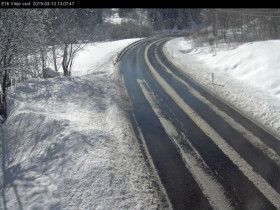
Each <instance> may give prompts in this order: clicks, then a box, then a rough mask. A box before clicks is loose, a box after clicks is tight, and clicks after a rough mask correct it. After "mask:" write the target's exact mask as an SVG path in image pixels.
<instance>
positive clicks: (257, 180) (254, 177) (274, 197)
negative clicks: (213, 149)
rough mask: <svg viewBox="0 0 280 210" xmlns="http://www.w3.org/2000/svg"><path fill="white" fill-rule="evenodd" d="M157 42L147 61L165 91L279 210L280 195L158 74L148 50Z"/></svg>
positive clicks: (146, 56)
mask: <svg viewBox="0 0 280 210" xmlns="http://www.w3.org/2000/svg"><path fill="white" fill-rule="evenodd" d="M154 43H155V42H153V43H151V44H149V45H148V46H147V47H146V49H145V60H146V63H147V65H148V67H149V70H150V72H151V73H152V75H153V76H154V78H155V79H156V80H157V81H158V83H159V84H160V85H161V86H162V88H163V89H164V91H165V92H166V93H167V94H168V95H169V96H170V97H171V98H172V99H173V100H174V102H175V103H176V104H177V105H178V106H179V107H180V108H181V109H182V110H183V111H184V112H185V113H186V114H187V115H188V116H189V117H190V118H191V119H192V120H193V121H194V122H195V124H196V125H197V126H198V127H199V128H200V129H201V130H202V131H203V132H204V133H205V134H206V135H208V136H209V137H210V138H211V139H212V141H213V142H214V143H215V144H216V145H217V146H218V147H219V148H220V149H221V150H222V151H223V153H224V154H225V155H226V156H228V157H229V159H230V160H231V161H232V162H233V163H234V164H235V165H236V166H237V167H238V168H239V170H240V171H241V172H242V173H243V174H244V175H245V176H246V177H247V178H248V179H249V180H250V181H251V182H252V183H253V184H254V185H255V186H256V187H257V188H258V189H259V190H260V192H261V193H262V194H263V195H264V196H265V197H266V198H267V199H268V200H269V201H270V202H271V203H272V204H273V205H274V206H275V207H276V208H277V209H280V203H279V201H280V195H279V193H278V192H277V191H276V190H275V189H274V188H273V187H272V186H271V185H270V184H269V183H267V181H266V180H265V179H264V178H263V177H261V176H260V175H259V174H257V173H255V172H254V171H253V168H252V166H250V165H249V164H248V163H247V162H246V160H244V159H243V158H242V157H241V156H240V155H239V154H238V153H237V152H236V151H235V150H234V149H233V148H232V147H231V146H230V145H229V144H228V143H227V142H226V141H225V140H224V139H223V138H222V137H221V136H220V135H219V134H218V133H217V132H216V131H215V130H214V129H213V128H212V127H211V126H210V125H208V124H207V123H206V122H205V121H204V120H203V119H202V118H201V117H200V116H199V115H198V114H197V113H196V112H195V111H194V110H193V109H192V108H191V107H190V106H189V105H188V104H186V103H185V102H184V100H183V99H182V98H181V97H180V96H179V95H178V94H177V92H175V90H174V89H173V88H172V87H171V86H170V85H169V84H168V83H167V82H166V81H165V80H164V79H163V78H162V77H161V76H160V75H159V74H158V73H157V71H156V70H155V69H154V67H153V66H152V64H151V63H150V61H149V59H148V48H149V47H150V46H151V45H152V44H154Z"/></svg>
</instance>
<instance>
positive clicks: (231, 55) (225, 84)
mask: <svg viewBox="0 0 280 210" xmlns="http://www.w3.org/2000/svg"><path fill="white" fill-rule="evenodd" d="M279 49H280V40H269V41H259V42H251V43H246V44H243V45H240V46H237V47H229V45H223V46H220V47H217V48H211V47H209V46H204V47H201V46H200V47H197V46H196V45H195V43H194V42H193V41H191V40H185V39H184V38H177V39H173V40H171V41H169V42H167V43H166V44H165V46H164V52H165V54H166V55H167V56H168V57H169V60H170V61H171V62H172V63H173V64H175V65H176V66H177V67H179V68H180V69H182V70H183V72H185V73H186V74H188V75H189V76H191V77H192V78H193V79H195V81H197V82H198V83H200V84H202V85H203V86H204V87H207V88H208V89H210V90H211V91H212V92H213V93H215V94H216V95H217V96H219V97H220V98H222V99H223V100H224V101H226V102H227V103H229V104H230V105H232V106H233V107H235V108H237V109H238V110H241V112H243V113H245V114H246V115H247V116H249V117H250V118H251V119H253V120H254V121H256V122H257V123H258V124H260V125H261V126H263V127H265V128H266V129H267V130H269V131H271V132H272V133H274V134H275V135H277V136H278V137H279V136H280V71H279V69H280V59H279V58H280V51H279ZM212 75H213V78H214V80H213V81H212Z"/></svg>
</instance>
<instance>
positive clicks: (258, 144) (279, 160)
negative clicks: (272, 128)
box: [156, 54, 280, 166]
mask: <svg viewBox="0 0 280 210" xmlns="http://www.w3.org/2000/svg"><path fill="white" fill-rule="evenodd" d="M156 59H157V60H158V62H159V63H160V65H161V66H162V67H163V68H164V69H165V70H166V71H167V72H168V73H169V74H171V75H172V76H173V77H174V78H175V79H177V80H178V81H179V82H181V83H182V84H183V85H185V86H186V87H187V88H188V90H189V91H190V92H191V93H192V94H193V95H194V96H195V97H196V98H197V99H199V100H200V101H202V102H203V103H204V104H206V105H208V106H209V107H210V108H211V109H212V110H213V111H214V112H215V113H216V114H217V115H219V116H221V117H222V118H223V119H224V120H225V121H226V122H227V123H229V124H230V125H231V126H232V127H233V128H234V129H235V130H237V131H238V132H239V133H241V134H242V135H243V136H244V137H245V138H246V139H247V140H248V141H249V142H250V143H251V144H252V145H253V146H254V147H255V148H256V149H258V150H260V151H261V152H262V153H264V154H265V155H266V156H267V157H268V158H269V159H271V160H272V161H273V162H275V163H276V164H277V165H278V166H280V157H279V155H278V154H277V153H276V152H275V151H274V150H273V148H270V147H269V146H267V145H266V144H264V142H263V141H261V140H260V139H259V138H258V137H256V136H255V135H254V134H252V133H251V132H250V131H248V130H247V129H245V128H244V127H243V126H242V125H240V124H239V123H238V122H236V121H235V120H234V119H232V118H231V117H230V116H229V115H227V113H225V112H223V111H221V110H220V109H219V108H218V107H216V106H215V105H214V104H212V103H211V102H210V101H208V100H207V99H206V98H205V97H204V96H202V95H201V94H200V93H199V92H198V91H196V90H195V89H194V88H193V87H191V86H190V85H189V84H188V83H186V82H185V81H184V80H182V79H181V78H179V77H178V76H177V75H175V74H174V73H173V72H172V71H171V70H170V69H168V67H167V66H165V65H164V64H163V63H162V62H161V61H160V59H159V58H158V56H157V54H156Z"/></svg>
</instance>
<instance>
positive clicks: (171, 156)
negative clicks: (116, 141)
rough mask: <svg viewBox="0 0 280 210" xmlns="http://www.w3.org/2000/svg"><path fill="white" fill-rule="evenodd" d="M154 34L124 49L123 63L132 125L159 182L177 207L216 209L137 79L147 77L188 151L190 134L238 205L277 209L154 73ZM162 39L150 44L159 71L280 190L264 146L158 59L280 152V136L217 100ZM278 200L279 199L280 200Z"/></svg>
mask: <svg viewBox="0 0 280 210" xmlns="http://www.w3.org/2000/svg"><path fill="white" fill-rule="evenodd" d="M155 40H156V39H152V40H149V39H147V40H145V41H143V42H139V43H138V44H137V45H135V46H134V47H133V48H132V49H131V50H128V51H127V52H126V53H125V54H124V55H122V61H121V65H120V71H121V74H122V75H123V77H124V80H125V85H126V88H127V91H128V95H129V97H130V98H131V101H132V105H133V115H130V116H134V118H135V119H133V120H135V122H136V123H137V124H134V129H138V128H136V127H139V128H140V130H141V132H142V135H143V137H144V140H145V143H146V145H147V149H148V151H147V153H148V154H149V155H150V157H151V159H152V161H153V164H154V166H155V168H156V171H157V173H158V175H159V177H160V180H161V183H162V185H163V187H164V188H165V191H166V193H167V196H168V198H169V200H170V202H171V204H172V207H173V209H212V206H211V205H210V203H209V200H208V198H207V197H206V196H205V194H204V193H203V191H202V189H201V186H199V184H198V183H197V181H196V180H195V177H194V176H193V174H192V173H191V172H190V171H189V170H188V168H187V167H186V164H185V163H184V161H183V159H182V156H181V154H180V152H179V151H178V150H177V149H176V146H175V144H174V143H173V141H172V140H171V139H170V137H169V136H168V134H167V133H166V131H165V129H164V127H163V125H162V123H161V122H160V120H159V118H158V116H157V115H156V113H155V111H154V110H153V107H152V105H151V104H150V103H149V101H148V100H147V99H146V97H145V95H144V93H143V90H142V88H141V87H140V85H139V83H138V80H141V81H145V84H146V89H147V90H149V91H150V92H151V93H152V94H153V95H154V96H155V98H156V99H157V102H158V103H157V105H158V108H159V109H160V111H161V113H162V115H163V116H164V117H165V118H166V119H168V120H169V121H170V122H172V125H173V126H174V127H175V128H176V130H177V132H178V137H177V138H178V139H177V141H178V142H179V143H180V145H181V147H182V148H183V150H184V152H188V151H191V146H190V145H189V143H188V142H187V141H186V139H188V141H189V142H191V144H192V146H193V147H194V148H195V149H196V151H197V152H198V153H199V155H200V156H201V157H202V158H203V160H204V162H205V163H206V164H207V166H208V167H209V169H210V170H209V171H208V173H209V174H210V175H211V176H213V177H214V178H215V180H217V181H218V183H219V184H220V185H222V186H223V189H224V194H225V196H226V198H227V199H228V201H229V203H230V205H231V207H232V208H234V209H276V207H275V206H274V205H273V204H272V203H271V202H270V201H269V200H268V199H267V198H266V197H265V196H264V195H263V194H262V193H261V192H260V191H259V189H258V188H257V187H256V186H255V185H254V184H253V183H252V182H251V181H250V180H249V179H248V177H246V176H245V175H244V174H243V173H242V172H241V171H240V170H239V168H238V167H237V166H236V165H235V163H233V162H232V160H230V159H229V157H227V156H226V155H225V154H224V153H223V151H222V150H221V149H220V148H219V147H218V146H217V145H216V144H215V142H214V141H213V140H212V139H211V138H210V137H209V136H208V135H206V134H205V132H203V131H202V130H201V128H200V127H198V126H197V124H196V123H194V122H193V120H192V119H191V118H190V117H189V116H188V115H187V114H186V113H185V112H184V111H183V110H182V109H181V108H180V107H179V106H178V104H177V103H176V102H175V101H174V100H173V99H172V98H171V97H170V96H169V95H168V94H167V93H166V92H165V90H164V89H163V88H162V87H161V85H160V84H159V83H158V81H157V80H156V79H155V78H154V76H153V75H152V74H151V72H150V70H149V68H148V66H147V64H146V61H145V58H144V52H145V49H146V47H147V46H148V45H149V44H150V43H152V42H154V41H155ZM163 44H164V41H160V39H159V42H158V45H156V44H152V45H151V46H150V47H149V49H148V58H149V62H150V63H151V64H152V66H153V67H154V69H155V70H156V71H157V73H158V74H160V76H161V77H162V78H164V80H165V81H166V82H167V83H168V84H169V85H170V86H171V87H172V88H173V89H174V90H175V91H176V92H177V94H178V95H179V96H180V97H181V98H182V99H183V100H184V102H185V103H187V104H188V105H189V106H190V107H191V108H192V109H193V110H194V111H195V112H196V113H198V114H199V116H200V117H201V118H203V119H204V120H205V121H206V122H207V123H208V124H209V125H210V126H211V127H212V128H213V129H214V130H215V131H216V132H217V133H218V134H219V135H220V136H221V137H222V138H223V139H224V140H225V141H226V142H227V143H228V144H229V145H230V146H231V147H232V148H233V149H234V150H235V151H236V152H237V153H238V154H239V155H240V156H241V157H242V158H243V159H245V160H246V162H247V163H248V164H250V165H251V166H252V167H253V170H254V171H255V172H256V173H258V174H259V175H261V176H262V177H263V178H264V179H265V180H266V181H267V182H268V183H269V184H270V185H271V186H272V187H273V188H274V189H275V190H276V191H277V192H280V178H279V177H280V176H279V174H280V168H279V166H278V165H277V164H276V163H275V162H274V161H272V160H271V159H269V158H268V157H267V156H266V155H264V154H263V152H262V151H260V150H258V149H256V148H255V147H254V146H252V145H251V144H250V143H249V141H248V140H247V139H246V138H245V137H244V136H243V135H242V134H241V133H239V132H238V131H237V130H235V129H234V128H233V127H232V126H231V125H229V124H228V123H227V122H226V121H225V120H224V119H223V118H222V117H221V116H219V115H217V114H216V113H215V112H214V111H213V110H212V109H211V108H210V107H209V106H208V105H206V104H205V103H204V102H202V101H200V100H199V99H198V98H197V97H195V96H194V95H193V94H192V93H191V92H190V91H189V90H188V88H187V87H186V86H185V85H184V84H182V83H180V82H179V81H178V80H176V78H174V77H173V76H172V75H171V74H169V73H168V72H167V71H166V70H165V69H164V68H162V66H161V65H160V64H159V62H158V60H157V59H156V56H155V53H156V54H157V56H158V58H159V59H160V61H161V62H162V63H163V64H164V65H165V66H167V67H168V68H169V69H170V70H171V71H172V72H173V73H174V74H175V75H176V76H178V77H180V78H181V79H183V80H184V81H185V82H187V83H188V84H189V85H190V86H192V87H193V88H194V89H195V90H197V91H198V92H199V93H200V94H201V95H203V96H204V97H205V98H207V99H208V100H209V101H210V102H211V103H213V104H214V105H215V106H216V107H218V108H219V109H220V110H222V111H224V112H226V113H228V115H229V116H231V117H232V118H233V119H234V120H235V121H236V122H238V123H240V124H241V125H242V126H244V127H245V128H246V129H248V130H250V131H251V132H252V133H253V134H254V135H255V136H257V137H258V138H259V139H261V140H262V141H263V142H264V143H265V144H266V145H267V146H269V147H272V148H274V149H275V151H276V152H277V153H278V154H279V151H280V147H279V145H280V144H279V140H277V139H276V138H275V137H273V136H272V135H270V134H269V133H267V132H266V131H264V130H263V129H262V128H260V127H259V126H258V125H255V124H254V123H253V122H251V121H250V120H248V119H247V118H246V117H244V116H242V115H241V114H240V113H239V112H236V111H235V110H233V109H232V108H231V107H229V106H227V105H226V104H224V103H223V102H222V101H220V100H218V99H217V98H215V97H214V96H212V95H211V94H210V93H208V92H207V91H205V90H204V89H203V88H201V87H200V86H198V85H197V84H196V83H194V82H193V81H192V80H191V79H189V78H188V77H187V76H186V75H184V74H182V73H181V72H180V70H179V69H177V68H176V67H174V66H173V65H172V64H171V63H170V62H169V61H168V60H167V59H166V58H165V56H164V54H163V53H162V45H163ZM279 203H280V201H279Z"/></svg>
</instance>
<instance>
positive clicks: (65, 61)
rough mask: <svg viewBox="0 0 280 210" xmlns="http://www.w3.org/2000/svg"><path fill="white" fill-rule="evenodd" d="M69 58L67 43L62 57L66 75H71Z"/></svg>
mask: <svg viewBox="0 0 280 210" xmlns="http://www.w3.org/2000/svg"><path fill="white" fill-rule="evenodd" d="M67 60H68V44H65V45H64V52H63V59H62V68H63V75H64V76H69V72H68V65H67V63H68V62H67Z"/></svg>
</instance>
